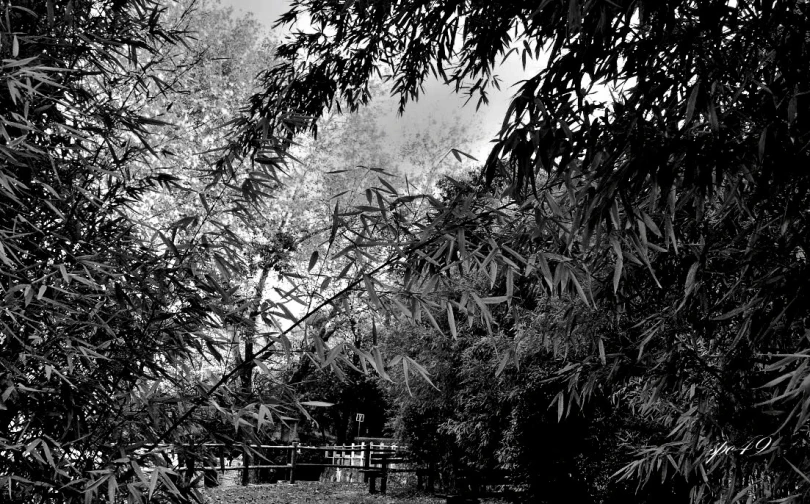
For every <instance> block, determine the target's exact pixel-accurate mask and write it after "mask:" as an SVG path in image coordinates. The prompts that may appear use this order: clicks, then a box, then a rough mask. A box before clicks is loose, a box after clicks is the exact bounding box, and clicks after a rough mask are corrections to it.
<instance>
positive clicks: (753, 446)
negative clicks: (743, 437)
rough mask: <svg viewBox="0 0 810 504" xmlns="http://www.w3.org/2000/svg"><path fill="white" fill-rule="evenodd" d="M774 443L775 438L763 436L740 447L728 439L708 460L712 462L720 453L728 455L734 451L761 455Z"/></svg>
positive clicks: (716, 448) (741, 453)
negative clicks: (730, 442) (729, 442)
mask: <svg viewBox="0 0 810 504" xmlns="http://www.w3.org/2000/svg"><path fill="white" fill-rule="evenodd" d="M772 444H773V439H772V438H771V436H765V437H761V438H759V439H758V440H756V442H754V441H751V442H750V443H748V444H747V445H745V446H744V447H743V448H738V447H736V446H734V445H730V444H728V441H723V444H721V445H720V446H716V447H715V448H714V450H712V451H711V456H710V457H709V460H708V461H707V462H711V461H712V459H714V457H716V456H718V455H727V454H729V453H732V452H736V451H739V452H740V455H744V454H745V453H747V452H751V454H753V455H759V454H760V453H762V452H764V451H765V450H767V449H768V448H770V447H771V445H772Z"/></svg>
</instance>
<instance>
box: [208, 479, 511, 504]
mask: <svg viewBox="0 0 810 504" xmlns="http://www.w3.org/2000/svg"><path fill="white" fill-rule="evenodd" d="M206 496H207V497H208V499H207V500H208V504H332V503H335V504H444V503H445V499H444V498H441V497H435V496H432V495H430V494H426V493H423V492H416V491H414V490H413V489H410V488H390V487H389V490H388V495H379V494H377V495H369V494H368V487H367V486H366V485H363V484H361V483H320V482H309V481H302V482H299V483H296V484H294V485H290V484H289V483H277V484H271V485H251V486H248V487H227V488H214V489H211V490H206ZM500 502H502V501H498V500H483V499H482V500H481V504H495V503H500Z"/></svg>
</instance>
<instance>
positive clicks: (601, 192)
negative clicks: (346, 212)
mask: <svg viewBox="0 0 810 504" xmlns="http://www.w3.org/2000/svg"><path fill="white" fill-rule="evenodd" d="M303 14H306V15H307V16H309V19H310V20H311V24H312V29H311V30H309V31H301V32H299V33H297V34H296V35H294V36H293V37H292V38H291V40H290V41H289V42H288V43H286V44H284V45H282V46H281V47H280V49H279V54H280V55H281V56H282V57H283V58H285V61H284V62H283V63H282V64H281V65H279V66H276V67H274V68H272V69H270V70H268V71H267V72H266V73H265V74H264V76H263V78H264V87H265V89H264V90H263V91H262V92H260V93H257V94H256V95H255V96H254V97H253V98H252V100H251V103H250V108H249V110H248V113H249V118H247V119H245V121H246V124H254V126H253V127H252V128H253V129H248V130H245V132H243V133H244V134H243V136H242V137H241V143H240V145H243V146H250V145H252V144H251V141H252V139H253V138H255V136H256V132H257V131H259V129H258V128H259V126H261V127H263V128H265V129H269V130H270V131H281V130H282V129H283V126H282V123H281V122H280V121H284V120H286V118H288V117H291V116H294V115H295V114H303V115H306V116H311V117H312V118H313V119H314V120H315V121H313V122H312V123H307V124H304V123H301V126H311V127H313V128H316V127H317V119H318V118H319V117H320V116H321V114H322V113H323V111H324V110H325V109H326V108H328V107H329V106H332V105H334V106H343V107H346V108H348V109H350V110H354V109H356V108H358V107H360V106H362V105H364V104H366V103H367V102H368V101H369V98H370V93H369V91H368V84H369V82H370V81H371V78H372V76H373V75H375V74H377V73H382V72H383V70H385V71H387V72H388V73H390V75H391V82H393V90H394V92H395V93H397V94H398V95H399V96H400V99H401V106H403V107H404V106H405V105H406V103H407V102H408V101H409V100H412V99H416V98H417V97H418V95H419V91H420V89H421V85H422V84H423V82H424V81H425V79H426V78H427V77H428V76H429V75H431V74H433V75H436V76H438V77H440V78H442V79H444V81H445V82H447V83H449V84H452V85H454V86H455V87H456V89H457V90H459V91H461V90H464V91H466V92H468V93H470V94H471V96H475V95H478V96H479V99H480V100H485V99H486V90H487V88H488V87H489V86H491V85H497V79H496V77H495V75H494V74H493V73H494V71H495V67H496V63H497V60H498V59H500V58H503V57H506V56H508V55H509V54H510V53H512V52H517V53H518V54H520V55H521V57H522V58H523V59H524V61H525V60H526V59H528V58H531V57H539V55H540V54H541V53H542V54H543V56H544V57H546V58H547V59H548V61H547V64H546V65H545V66H544V68H543V70H541V71H540V72H539V73H538V74H537V75H534V76H529V78H528V79H527V80H526V81H525V82H524V83H523V85H522V86H521V88H520V90H519V91H518V92H517V94H516V95H515V97H514V99H513V102H512V105H511V107H510V109H509V111H508V113H507V116H506V117H505V119H504V126H503V129H502V131H501V134H500V139H499V142H498V143H497V144H496V145H495V146H494V148H493V150H492V153H491V155H490V157H489V158H488V160H487V162H486V163H485V166H484V168H483V171H482V180H481V183H482V184H481V186H482V188H484V191H483V192H482V193H479V194H471V195H468V196H463V195H460V196H459V198H457V199H456V201H455V202H453V203H451V204H445V203H442V202H438V201H435V200H430V199H426V201H429V202H430V203H431V206H432V208H431V209H430V210H427V213H428V214H429V215H430V219H429V220H422V221H419V223H418V224H417V223H415V222H412V227H411V228H410V230H408V231H405V232H404V233H403V232H400V231H396V234H395V232H394V230H393V229H392V228H388V227H385V226H387V225H390V223H386V224H385V225H384V224H383V222H384V220H383V219H382V217H383V216H384V215H385V212H386V211H387V209H386V208H381V209H380V211H379V213H378V214H376V215H379V216H380V218H379V220H376V221H375V222H376V223H378V224H379V226H380V227H379V228H375V227H374V226H371V227H367V228H364V229H363V230H360V229H355V231H356V232H357V233H358V234H359V235H360V236H361V237H362V238H360V239H358V240H356V243H358V242H368V243H371V242H372V241H374V240H376V239H377V236H379V234H378V233H379V232H380V231H379V229H386V231H385V232H386V233H387V232H388V231H389V230H390V232H391V233H392V235H394V236H398V237H403V238H404V237H408V238H409V241H408V242H407V245H405V246H403V244H402V242H401V241H399V242H398V244H399V246H400V247H401V248H400V251H401V252H400V253H401V254H402V257H403V258H405V257H407V258H408V259H407V260H405V261H404V262H405V265H404V268H403V269H401V270H398V271H399V272H400V273H401V274H402V277H401V279H402V282H401V284H400V286H399V288H398V289H394V288H391V286H390V285H388V286H387V287H388V288H386V290H387V291H389V292H390V295H383V296H381V295H380V294H379V292H376V290H377V287H378V285H377V281H376V280H375V279H374V277H372V276H371V274H372V273H373V274H376V273H377V272H378V271H381V270H379V269H377V268H375V269H366V270H365V273H364V274H365V275H368V276H365V277H364V283H365V285H366V290H367V292H368V297H369V300H370V302H371V303H372V304H373V305H374V306H376V307H378V308H382V309H384V310H386V311H388V312H389V313H391V314H393V315H395V316H404V317H406V318H409V319H412V320H419V319H420V318H421V317H425V318H428V319H429V320H430V321H432V324H431V325H433V326H434V328H436V329H437V330H438V331H437V332H443V331H442V328H441V327H440V326H439V324H438V323H436V320H437V319H439V318H443V319H445V320H447V329H446V330H447V332H449V333H450V334H451V336H453V337H456V336H457V335H458V334H459V333H460V330H459V325H460V323H461V322H462V321H464V320H470V321H473V320H476V319H477V320H480V321H481V322H482V323H483V326H484V327H486V328H487V332H488V333H489V332H490V331H494V330H495V329H496V328H495V327H493V322H495V319H496V318H495V317H493V316H492V309H491V307H492V306H501V305H504V304H505V305H506V306H511V305H512V303H511V300H512V299H513V297H514V295H515V294H514V293H515V290H516V289H515V286H516V285H520V284H522V285H524V288H528V289H532V290H533V292H535V293H537V295H538V296H543V297H550V298H552V299H559V300H561V301H562V302H563V304H567V305H568V308H566V309H564V310H563V315H565V320H566V324H565V326H566V330H565V331H563V332H561V333H556V334H554V335H553V338H552V339H553V340H554V341H553V347H554V348H556V349H560V348H569V349H571V352H570V353H566V352H561V353H557V352H555V353H554V354H553V355H555V357H556V358H560V359H563V360H564V362H566V365H564V366H561V367H560V368H559V370H558V371H557V372H556V374H555V379H556V380H557V383H558V384H559V385H560V387H561V395H559V396H558V397H559V404H561V405H563V407H562V411H563V412H564V413H566V414H569V413H570V412H571V411H575V409H574V408H572V407H571V406H575V407H580V408H585V407H586V404H587V402H588V400H589V399H590V398H592V397H594V396H595V395H594V394H595V392H596V391H597V389H598V387H597V384H604V386H606V387H609V390H610V391H611V392H612V393H616V394H618V396H619V398H620V400H621V403H622V404H624V405H625V406H627V407H629V408H630V410H631V411H632V412H633V413H634V414H636V415H639V416H640V417H641V418H644V419H646V421H648V422H650V423H651V424H653V425H655V426H657V427H656V428H661V429H663V430H665V431H666V432H668V434H667V435H666V436H664V437H662V438H657V439H655V440H651V443H652V444H651V445H650V446H644V445H642V444H638V445H636V446H635V447H636V449H637V454H636V457H635V458H634V459H633V460H631V461H630V462H629V463H628V465H627V466H626V467H625V468H624V470H623V471H620V472H619V473H618V474H617V476H618V477H623V478H633V479H636V480H638V481H640V482H642V483H644V482H649V481H650V480H651V479H653V478H664V479H667V478H668V477H672V475H673V474H676V475H677V478H682V479H685V480H687V481H688V482H689V484H690V485H691V486H692V492H691V499H692V500H693V501H695V502H709V501H716V500H718V499H719V500H721V501H724V502H734V501H739V500H740V499H743V498H748V497H750V498H752V499H766V498H775V499H784V500H785V501H789V500H794V501H795V500H801V499H803V498H804V497H803V495H805V493H806V489H807V487H806V483H807V476H806V474H805V473H806V469H807V464H808V459H807V450H806V448H807V447H806V441H805V438H806V431H807V420H808V415H809V414H808V411H810V409H809V408H808V406H809V405H810V400H808V397H807V395H806V394H804V392H803V390H804V389H803V387H804V385H803V383H804V382H805V375H806V370H805V365H804V364H805V361H806V357H807V352H808V348H807V342H808V338H807V337H806V336H807V334H808V332H807V331H808V328H807V324H806V320H807V317H808V306H807V305H806V302H805V301H804V300H805V298H808V297H807V296H804V295H803V289H804V285H805V284H807V266H806V253H807V246H806V244H805V243H804V236H805V235H806V229H805V218H804V212H805V208H806V207H807V203H808V202H807V201H806V195H807V194H808V193H809V192H808V190H807V189H808V187H806V186H807V184H808V177H807V175H806V174H805V173H804V172H803V171H802V170H800V169H798V168H797V167H799V166H802V165H803V163H806V162H807V152H806V143H807V141H808V128H807V125H808V123H807V118H806V117H805V116H806V113H805V112H806V109H807V99H806V95H805V93H806V92H807V87H808V85H810V79H808V74H807V71H806V70H807V69H806V65H804V64H803V63H802V62H803V61H804V60H805V59H806V54H807V51H808V43H809V42H808V41H809V40H810V39H808V26H810V25H809V24H808V16H810V12H808V5H807V3H806V2H776V3H773V2H758V1H755V2H748V1H744V2H739V1H737V2H727V1H722V0H717V1H709V2H693V1H686V0H684V1H679V2H666V3H660V2H646V1H621V2H614V1H587V2H583V1H579V0H572V1H566V2H562V1H544V2H541V3H540V4H539V5H538V4H537V3H534V2H508V3H478V2H466V1H446V2H439V3H438V4H437V3H434V4H430V5H428V4H418V3H412V2H390V1H383V2H375V3H366V2H350V3H344V4H337V3H334V2H325V1H321V0H300V1H296V2H293V4H292V8H291V9H290V11H289V12H288V13H287V14H286V15H285V16H284V17H283V18H282V20H281V23H291V22H293V21H295V20H296V19H298V18H299V17H300V16H302V15H303ZM600 90H601V91H600ZM607 91H610V92H612V96H611V98H610V99H606V98H605V94H606V92H607ZM595 92H596V93H595ZM251 132H252V133H251ZM251 135H252V136H251ZM491 187H495V188H497V190H495V191H494V192H492V191H491V189H490V188H491ZM486 191H490V192H486ZM384 203H388V202H387V201H384ZM383 206H385V205H383ZM392 206H393V207H394V208H395V207H396V203H395V202H394V204H393V205H392ZM358 208H359V207H358ZM389 210H390V209H389ZM360 211H362V212H372V209H371V208H364V209H362V210H360ZM375 212H376V211H375ZM335 214H336V215H335V222H339V220H338V219H339V212H337V210H336V212H335ZM363 231H365V233H363ZM493 231H495V233H492V232H493ZM492 234H496V235H497V239H496V238H495V236H492ZM400 265H402V263H398V267H399V266H400ZM456 273H457V275H456ZM479 274H481V275H484V274H486V275H489V276H490V278H491V284H490V292H488V293H486V295H481V294H479V293H477V292H472V291H471V292H469V293H467V292H462V293H460V297H458V298H453V297H451V294H450V293H452V292H454V289H455V286H456V285H457V284H458V282H459V279H463V278H465V277H471V276H472V277H475V276H476V275H479ZM441 292H446V293H447V296H446V297H445V298H444V299H442V298H441ZM455 292H457V291H455ZM434 294H436V295H437V297H431V296H432V295H434ZM808 299H810V298H808ZM583 308H585V309H586V310H587V309H590V310H597V311H598V312H599V313H600V314H601V316H600V317H597V319H599V320H600V323H599V324H598V325H595V326H594V325H588V324H585V325H580V323H579V322H580V321H581V320H583V318H582V316H581V313H582V309H583ZM762 436H772V440H773V441H774V442H773V443H772V445H771V446H770V448H768V449H767V450H765V451H764V452H762V453H760V454H759V455H758V456H752V455H751V454H750V453H745V452H744V451H743V450H742V449H739V450H732V451H730V452H729V453H726V454H725V455H726V456H724V457H714V458H711V460H710V457H709V455H708V454H709V453H710V452H711V451H712V449H713V447H716V446H719V445H721V443H723V442H727V443H731V444H732V445H734V446H746V445H747V443H748V442H749V441H751V440H752V439H756V438H759V437H762ZM636 441H638V440H636ZM628 443H630V444H631V445H632V443H633V441H632V440H631V441H628ZM748 451H750V450H748Z"/></svg>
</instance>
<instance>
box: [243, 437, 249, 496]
mask: <svg viewBox="0 0 810 504" xmlns="http://www.w3.org/2000/svg"><path fill="white" fill-rule="evenodd" d="M248 483H250V448H248V447H247V445H245V446H243V447H242V486H248Z"/></svg>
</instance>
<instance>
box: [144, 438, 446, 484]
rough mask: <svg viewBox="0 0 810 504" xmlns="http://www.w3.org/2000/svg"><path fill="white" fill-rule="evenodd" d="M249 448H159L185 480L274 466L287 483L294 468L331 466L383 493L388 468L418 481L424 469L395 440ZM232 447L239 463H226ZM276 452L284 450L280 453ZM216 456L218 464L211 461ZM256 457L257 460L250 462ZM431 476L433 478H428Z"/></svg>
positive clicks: (221, 477)
mask: <svg viewBox="0 0 810 504" xmlns="http://www.w3.org/2000/svg"><path fill="white" fill-rule="evenodd" d="M248 446H249V448H250V450H248V449H246V448H245V447H243V446H242V445H239V446H237V447H234V446H230V445H224V444H215V443H206V444H203V445H198V447H199V448H205V449H207V450H208V451H209V452H211V453H212V456H210V457H208V458H207V459H206V460H204V461H203V460H197V459H195V458H194V457H191V456H189V455H186V456H185V457H182V456H180V455H178V454H177V451H178V450H176V448H175V447H174V446H172V445H163V446H161V447H160V448H158V450H159V451H162V452H163V453H166V454H167V455H174V458H177V466H178V469H180V470H181V471H183V472H184V473H185V475H186V478H187V479H188V480H190V481H191V480H194V479H195V478H198V477H200V476H203V479H204V480H205V483H206V484H212V483H214V481H222V480H224V479H225V474H226V473H227V472H229V471H241V472H242V477H241V483H242V484H243V485H247V484H248V483H249V480H250V477H249V474H250V471H251V470H255V469H275V470H277V471H281V472H282V473H283V475H284V476H286V478H279V479H286V480H287V481H289V482H290V483H295V481H296V472H298V471H300V470H301V469H302V468H320V469H324V468H327V467H334V468H339V469H351V470H357V471H359V472H361V473H362V474H363V475H364V481H366V482H369V491H370V492H372V493H374V492H375V480H376V479H379V480H380V490H381V491H382V492H383V493H385V489H386V485H387V476H388V473H389V472H415V473H417V476H418V477H419V481H420V483H421V480H422V476H423V475H425V474H427V473H426V471H424V470H422V469H418V468H415V467H413V465H414V462H413V459H412V458H411V455H410V453H409V452H408V450H407V448H405V447H402V446H399V445H397V444H393V443H392V444H387V443H385V442H384V441H378V442H377V443H374V442H373V441H368V442H366V441H363V442H360V443H352V444H350V445H329V446H306V445H301V444H299V443H297V442H294V443H292V444H290V445H248ZM235 449H241V452H242V453H241V455H240V456H241V458H242V463H241V465H237V466H233V465H226V464H225V459H226V458H228V459H230V460H233V457H232V456H231V455H232V454H233V452H234V450H235ZM305 451H309V452H313V451H314V452H321V453H322V454H323V456H322V457H320V461H317V462H304V461H301V458H311V457H302V456H301V455H302V454H303V453H304V452H305ZM279 454H284V455H283V456H282V457H279V456H278V455H279ZM279 458H281V459H283V460H284V463H268V462H269V461H272V460H277V459H279ZM215 460H216V462H217V464H216V465H213V463H214V461H215ZM253 461H255V462H256V463H253ZM429 480H432V478H429ZM420 486H421V484H420Z"/></svg>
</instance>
